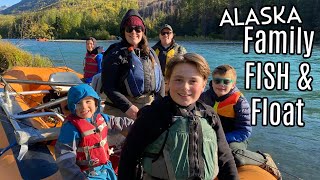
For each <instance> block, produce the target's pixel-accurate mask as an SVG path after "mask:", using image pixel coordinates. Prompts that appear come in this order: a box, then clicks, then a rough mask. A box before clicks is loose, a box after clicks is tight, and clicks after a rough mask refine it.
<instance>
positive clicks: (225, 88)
mask: <svg viewBox="0 0 320 180" xmlns="http://www.w3.org/2000/svg"><path fill="white" fill-rule="evenodd" d="M235 84H236V82H235V80H234V75H233V74H232V72H231V71H227V72H226V73H225V74H224V75H222V74H214V75H213V78H212V88H213V90H214V92H215V93H216V94H217V96H218V97H221V96H224V95H226V94H228V93H229V92H230V90H231V89H233V88H234V87H235Z"/></svg>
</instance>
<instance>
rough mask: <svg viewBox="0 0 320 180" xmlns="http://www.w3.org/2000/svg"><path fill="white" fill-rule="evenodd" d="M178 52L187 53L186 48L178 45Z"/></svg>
mask: <svg viewBox="0 0 320 180" xmlns="http://www.w3.org/2000/svg"><path fill="white" fill-rule="evenodd" d="M178 53H179V54H185V53H187V50H186V48H184V47H183V46H181V45H179V48H178Z"/></svg>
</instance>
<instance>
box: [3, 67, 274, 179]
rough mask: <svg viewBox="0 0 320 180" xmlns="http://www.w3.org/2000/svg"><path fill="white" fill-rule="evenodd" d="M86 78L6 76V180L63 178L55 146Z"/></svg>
mask: <svg viewBox="0 0 320 180" xmlns="http://www.w3.org/2000/svg"><path fill="white" fill-rule="evenodd" d="M82 77H83V76H82V75H81V74H79V73H76V72H75V71H73V70H72V69H69V68H67V67H56V68H36V67H14V68H13V69H11V70H9V71H8V72H6V73H5V74H4V75H3V76H1V77H0V78H1V86H0V105H1V109H0V117H1V121H0V138H1V141H0V179H12V180H20V179H28V180H38V179H45V180H51V179H52V180H59V179H63V178H62V177H61V174H60V173H59V169H58V166H57V165H56V163H55V156H54V146H53V144H54V142H55V140H56V139H57V137H58V135H59V131H60V127H61V125H62V123H63V121H64V118H65V117H66V116H67V115H68V114H69V111H68V110H67V109H66V100H67V98H66V95H67V92H68V89H69V88H70V86H74V85H77V84H79V83H82V81H81V80H80V79H81V78H82ZM238 171H239V175H240V179H243V180H257V179H259V180H275V179H276V178H275V177H274V176H272V175H271V174H270V173H268V172H267V171H265V170H263V169H262V168H260V167H258V166H250V165H246V166H242V167H240V168H238Z"/></svg>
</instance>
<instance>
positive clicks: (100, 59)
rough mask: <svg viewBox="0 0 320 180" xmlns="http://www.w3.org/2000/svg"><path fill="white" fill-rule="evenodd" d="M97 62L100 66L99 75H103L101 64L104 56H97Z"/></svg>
mask: <svg viewBox="0 0 320 180" xmlns="http://www.w3.org/2000/svg"><path fill="white" fill-rule="evenodd" d="M96 61H97V64H98V73H101V71H102V64H101V63H102V54H97V56H96ZM98 73H97V74H98Z"/></svg>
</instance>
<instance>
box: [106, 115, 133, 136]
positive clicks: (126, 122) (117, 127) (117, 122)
mask: <svg viewBox="0 0 320 180" xmlns="http://www.w3.org/2000/svg"><path fill="white" fill-rule="evenodd" d="M133 123H134V121H133V120H132V119H130V118H127V117H115V116H112V115H109V121H107V124H108V127H109V132H110V133H120V132H122V131H124V132H129V130H130V128H131V127H132V125H133Z"/></svg>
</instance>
